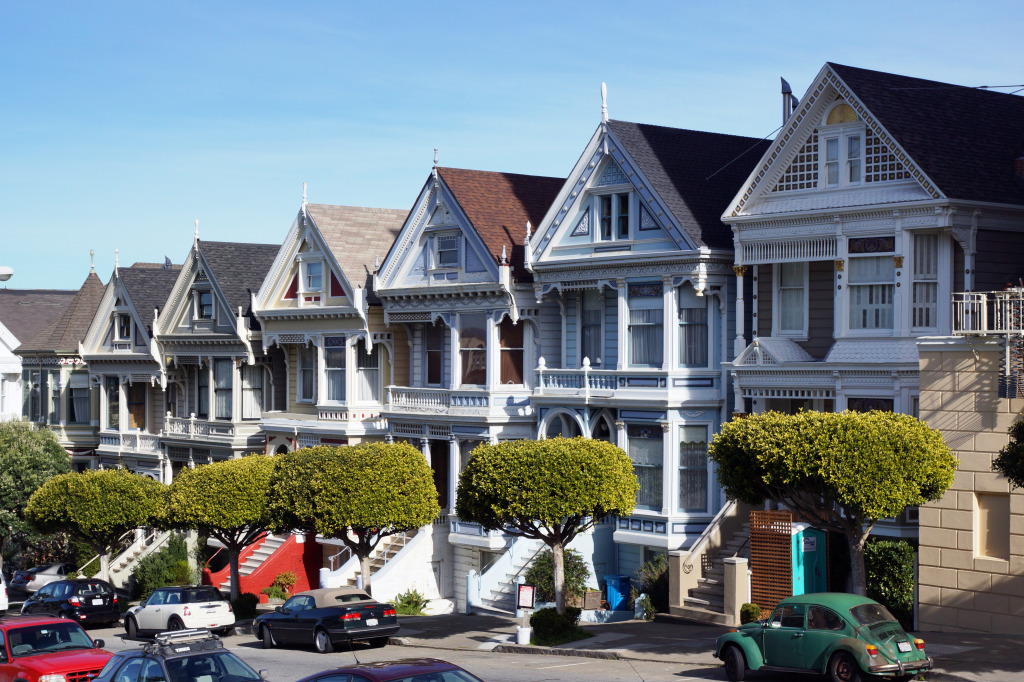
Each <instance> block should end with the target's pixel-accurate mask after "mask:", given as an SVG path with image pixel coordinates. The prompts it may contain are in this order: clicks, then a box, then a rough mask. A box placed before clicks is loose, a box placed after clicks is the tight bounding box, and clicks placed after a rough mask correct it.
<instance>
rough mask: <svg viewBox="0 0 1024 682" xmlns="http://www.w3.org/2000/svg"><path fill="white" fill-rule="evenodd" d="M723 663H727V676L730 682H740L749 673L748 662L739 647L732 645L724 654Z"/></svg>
mask: <svg viewBox="0 0 1024 682" xmlns="http://www.w3.org/2000/svg"><path fill="white" fill-rule="evenodd" d="M722 661H723V662H724V663H725V676H726V677H728V678H729V682H740V681H741V680H742V679H743V677H744V675H745V674H746V672H747V661H746V659H745V658H744V657H743V652H742V651H740V649H739V647H737V646H735V645H730V646H727V647H726V648H725V651H723V652H722Z"/></svg>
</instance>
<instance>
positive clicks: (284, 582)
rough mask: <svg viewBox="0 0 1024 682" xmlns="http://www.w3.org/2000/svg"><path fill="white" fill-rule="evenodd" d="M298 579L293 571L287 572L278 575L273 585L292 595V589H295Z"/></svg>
mask: <svg viewBox="0 0 1024 682" xmlns="http://www.w3.org/2000/svg"><path fill="white" fill-rule="evenodd" d="M297 581H298V578H296V577H295V574H294V573H292V572H291V571H285V572H284V573H278V574H277V577H276V578H274V582H273V583H271V584H272V585H274V586H275V587H280V588H281V589H282V590H284V592H285V593H291V591H292V588H294V587H295V583H296V582H297Z"/></svg>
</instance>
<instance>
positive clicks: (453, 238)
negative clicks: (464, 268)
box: [434, 232, 462, 268]
mask: <svg viewBox="0 0 1024 682" xmlns="http://www.w3.org/2000/svg"><path fill="white" fill-rule="evenodd" d="M461 244H462V235H460V234H459V233H457V232H454V233H448V234H439V235H436V236H435V237H434V267H435V268H458V267H461V265H462V254H461V253H460V251H461Z"/></svg>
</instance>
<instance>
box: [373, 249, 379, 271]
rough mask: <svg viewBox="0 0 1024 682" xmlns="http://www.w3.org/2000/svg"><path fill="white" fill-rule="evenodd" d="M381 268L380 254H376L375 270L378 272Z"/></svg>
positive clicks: (374, 260) (374, 258)
mask: <svg viewBox="0 0 1024 682" xmlns="http://www.w3.org/2000/svg"><path fill="white" fill-rule="evenodd" d="M379 270H380V254H379V253H378V254H374V256H373V271H374V272H377V271H379Z"/></svg>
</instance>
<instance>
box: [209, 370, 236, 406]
mask: <svg viewBox="0 0 1024 682" xmlns="http://www.w3.org/2000/svg"><path fill="white" fill-rule="evenodd" d="M234 364H235V361H234V360H229V359H221V360H214V361H213V392H214V394H215V397H216V401H217V403H216V407H217V412H216V418H217V419H231V383H232V374H233V373H234Z"/></svg>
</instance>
